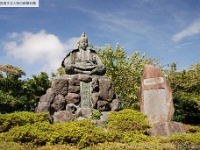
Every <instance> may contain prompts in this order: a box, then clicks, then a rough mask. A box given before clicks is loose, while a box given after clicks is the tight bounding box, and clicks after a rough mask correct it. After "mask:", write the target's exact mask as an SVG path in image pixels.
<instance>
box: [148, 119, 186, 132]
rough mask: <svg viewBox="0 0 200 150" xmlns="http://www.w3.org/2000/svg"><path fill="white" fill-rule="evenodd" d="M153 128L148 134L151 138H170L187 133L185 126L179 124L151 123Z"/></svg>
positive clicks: (171, 122) (170, 122)
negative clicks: (176, 134)
mask: <svg viewBox="0 0 200 150" xmlns="http://www.w3.org/2000/svg"><path fill="white" fill-rule="evenodd" d="M151 124H152V128H150V129H149V131H148V133H149V135H151V136H169V135H172V134H175V133H186V132H185V129H184V126H183V124H182V123H179V122H173V121H169V122H151Z"/></svg>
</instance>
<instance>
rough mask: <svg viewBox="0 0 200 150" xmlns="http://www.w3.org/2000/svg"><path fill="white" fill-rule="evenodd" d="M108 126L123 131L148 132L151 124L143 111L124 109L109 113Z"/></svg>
mask: <svg viewBox="0 0 200 150" xmlns="http://www.w3.org/2000/svg"><path fill="white" fill-rule="evenodd" d="M107 128H108V129H109V130H117V131H122V132H125V131H127V132H134V133H146V132H147V129H148V128H150V124H149V122H147V121H146V116H145V115H144V114H143V113H141V112H139V111H136V110H132V109H123V110H121V111H119V112H111V113H110V114H109V116H108V124H107Z"/></svg>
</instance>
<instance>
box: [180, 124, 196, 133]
mask: <svg viewBox="0 0 200 150" xmlns="http://www.w3.org/2000/svg"><path fill="white" fill-rule="evenodd" d="M184 127H185V131H186V133H195V132H200V126H193V125H189V124H187V125H186V124H185V125H184Z"/></svg>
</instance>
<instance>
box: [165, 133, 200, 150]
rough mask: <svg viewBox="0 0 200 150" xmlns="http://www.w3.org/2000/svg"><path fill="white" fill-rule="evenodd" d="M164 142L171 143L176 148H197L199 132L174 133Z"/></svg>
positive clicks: (199, 142) (198, 146)
mask: <svg viewBox="0 0 200 150" xmlns="http://www.w3.org/2000/svg"><path fill="white" fill-rule="evenodd" d="M166 142H169V143H172V144H173V145H175V146H176V147H177V148H178V149H199V148H200V132H196V133H192V134H174V135H171V136H169V137H168V138H167V139H166Z"/></svg>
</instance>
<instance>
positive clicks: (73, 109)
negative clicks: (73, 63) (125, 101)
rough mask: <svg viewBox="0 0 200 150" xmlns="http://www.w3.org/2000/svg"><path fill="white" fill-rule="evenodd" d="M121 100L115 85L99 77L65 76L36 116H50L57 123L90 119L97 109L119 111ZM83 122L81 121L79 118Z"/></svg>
mask: <svg viewBox="0 0 200 150" xmlns="http://www.w3.org/2000/svg"><path fill="white" fill-rule="evenodd" d="M119 107H120V100H119V99H118V98H117V96H116V94H115V93H114V87H113V85H112V82H111V81H110V80H109V79H108V77H106V76H99V75H86V74H76V75H62V76H60V77H57V78H55V79H54V80H53V82H52V85H51V88H49V89H48V90H47V92H46V94H45V95H43V96H41V98H40V101H39V104H38V107H37V108H36V112H50V114H51V115H52V116H53V120H54V121H56V122H63V121H71V120H75V119H77V118H79V117H81V118H88V117H89V116H90V115H91V114H92V111H93V110H94V109H97V110H99V111H111V110H112V111H116V110H118V109H119ZM79 119H80V118H79Z"/></svg>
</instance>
